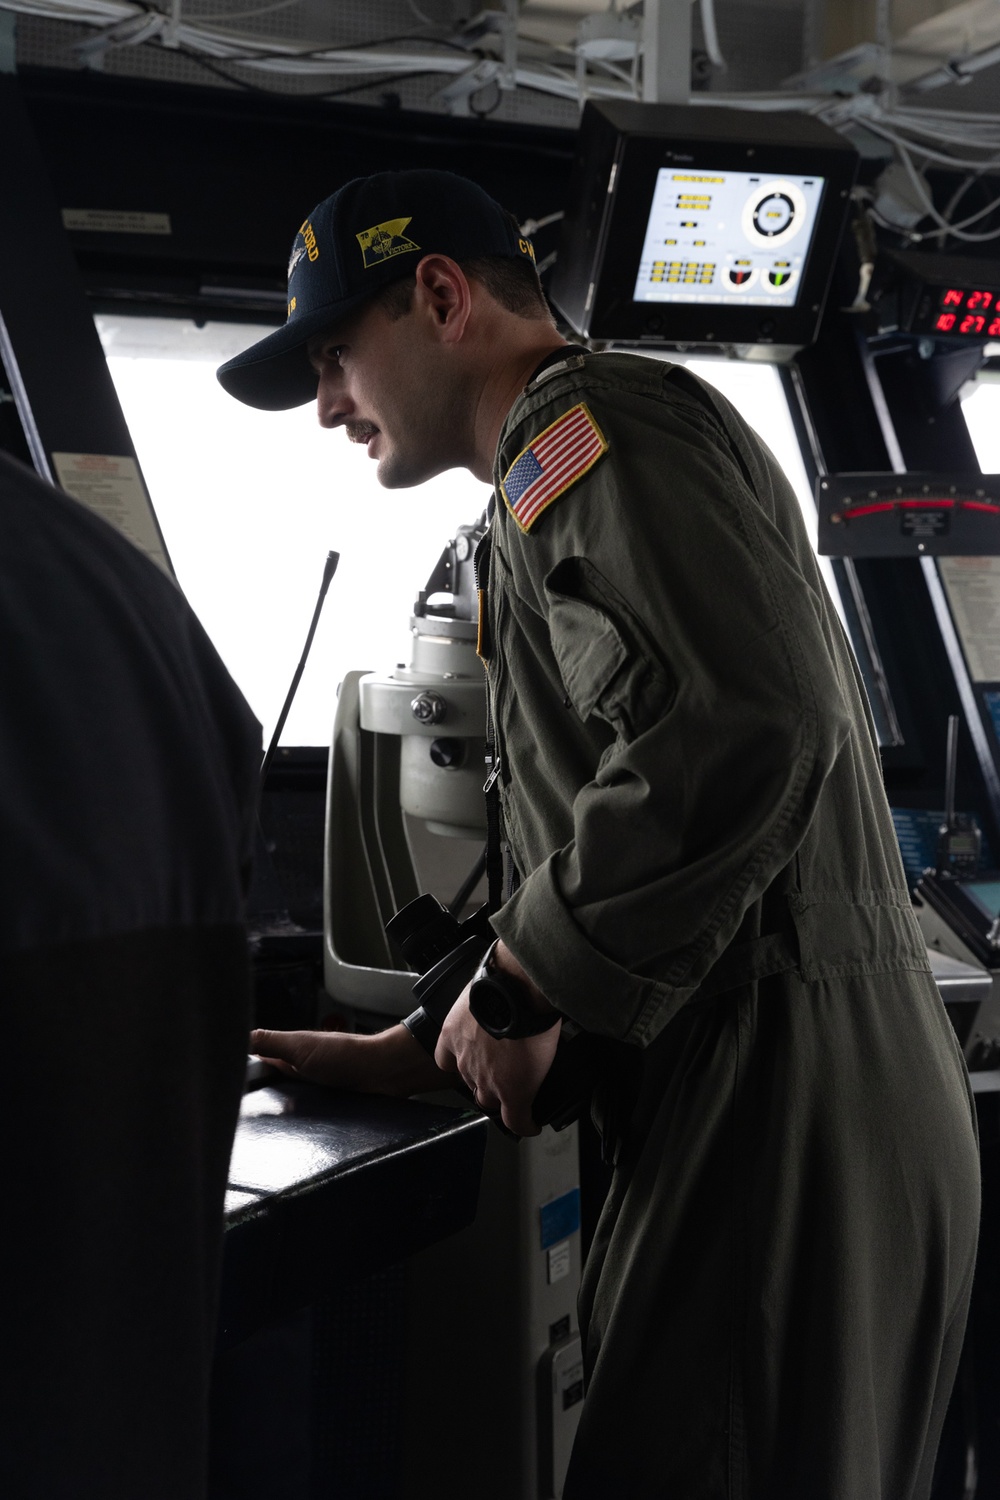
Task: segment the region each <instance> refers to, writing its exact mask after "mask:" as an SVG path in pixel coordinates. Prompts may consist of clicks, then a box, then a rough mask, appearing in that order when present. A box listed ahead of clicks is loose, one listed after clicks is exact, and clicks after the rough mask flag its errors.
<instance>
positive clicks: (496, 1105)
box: [434, 943, 562, 1136]
mask: <svg viewBox="0 0 1000 1500" xmlns="http://www.w3.org/2000/svg"><path fill="white" fill-rule="evenodd" d="M494 963H495V966H496V967H497V968H499V969H502V970H503V972H504V973H507V974H509V975H511V977H513V978H515V979H517V980H519V981H520V982H521V984H522V985H523V986H524V989H525V991H526V992H527V995H528V997H529V999H530V1001H531V1003H532V1005H533V1006H534V1007H535V1008H537V1010H538V1011H539V1013H542V1014H551V1015H553V1016H554V1015H555V1010H554V1009H553V1007H552V1006H551V1005H549V1003H548V1001H547V1000H546V999H545V997H544V996H543V995H542V992H541V991H540V990H539V989H538V987H537V986H536V985H534V984H533V983H532V982H531V980H530V979H529V978H528V976H527V974H526V973H525V971H524V970H523V969H522V968H521V966H520V964H519V963H518V962H517V960H516V959H515V958H514V955H513V954H512V953H511V952H510V950H509V949H508V948H506V947H505V946H504V944H503V943H498V944H497V947H496V950H495V957H494ZM469 988H470V986H466V988H465V990H463V992H462V994H461V995H460V996H459V998H458V1000H456V1002H455V1004H454V1005H453V1006H452V1008H451V1010H450V1011H449V1012H448V1015H447V1016H446V1017H445V1021H444V1025H443V1026H442V1027H441V1036H440V1039H439V1041H438V1044H437V1048H436V1050H435V1053H434V1061H435V1062H436V1063H437V1065H438V1067H439V1068H442V1069H445V1070H448V1071H452V1070H455V1069H457V1071H458V1072H459V1073H460V1074H461V1077H462V1080H463V1082H464V1083H465V1084H466V1085H467V1086H468V1087H469V1088H470V1089H471V1090H472V1091H473V1094H474V1095H475V1100H476V1103H477V1104H478V1105H479V1107H480V1109H483V1110H485V1111H486V1112H487V1113H488V1114H493V1115H495V1114H499V1115H500V1118H501V1119H502V1120H503V1123H504V1124H505V1125H506V1126H507V1129H508V1130H512V1131H513V1132H514V1134H515V1135H522V1136H524V1135H538V1134H539V1126H538V1125H536V1123H535V1121H534V1119H533V1118H532V1114H531V1106H532V1104H533V1103H534V1100H535V1095H536V1094H537V1093H538V1090H539V1088H540V1086H541V1083H542V1080H543V1079H544V1077H545V1075H546V1074H547V1073H548V1071H549V1068H550V1067H551V1066H552V1059H553V1058H554V1057H555V1054H556V1047H557V1046H558V1045H559V1034H560V1032H561V1031H562V1021H561V1020H556V1021H555V1023H554V1024H553V1025H552V1026H550V1027H549V1029H548V1030H547V1031H542V1032H539V1033H537V1034H536V1035H535V1036H526V1037H520V1038H517V1039H512V1038H504V1039H502V1040H500V1039H498V1038H496V1037H493V1036H490V1034H489V1032H488V1031H484V1030H483V1028H482V1027H481V1026H480V1025H479V1022H478V1021H477V1020H476V1019H475V1017H474V1016H473V1015H472V1013H471V1012H470V1010H469Z"/></svg>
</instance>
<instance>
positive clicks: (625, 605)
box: [220, 171, 979, 1500]
mask: <svg viewBox="0 0 1000 1500" xmlns="http://www.w3.org/2000/svg"><path fill="white" fill-rule="evenodd" d="M220 380H221V381H222V383H223V385H224V386H225V387H226V389H227V390H229V391H230V392H231V393H232V394H233V395H235V396H237V397H238V398H239V399H241V400H243V401H246V402H248V403H249V404H250V405H253V406H257V407H261V408H264V409H278V408H282V407H288V406H293V405H299V404H302V403H304V402H306V401H308V400H312V399H314V398H315V399H316V400H317V403H318V413H319V419H320V421H321V423H323V424H324V425H325V426H328V427H339V426H343V427H344V428H345V430H346V432H347V435H348V437H349V438H350V439H351V440H352V441H355V442H364V443H365V444H366V445H367V449H368V453H369V456H370V457H372V458H373V459H375V460H377V462H378V477H379V479H380V481H381V482H382V483H383V484H385V485H388V486H391V487H397V486H406V485H412V484H416V483H418V482H420V481H422V480H425V479H428V478H430V477H431V476H433V475H434V474H437V473H440V472H441V471H442V470H444V469H446V468H451V467H457V466H464V467H466V468H468V469H469V470H471V472H472V473H473V474H474V475H475V476H476V477H477V478H479V479H482V480H489V479H491V478H492V480H493V483H494V486H495V490H496V501H495V507H494V513H493V516H492V521H491V524H490V528H489V532H488V536H487V540H486V544H485V546H484V549H483V553H482V554H481V556H480V558H479V559H478V564H479V575H480V580H481V582H482V583H483V584H485V585H486V588H485V597H486V607H485V610H484V619H483V632H482V635H483V641H482V655H483V656H484V659H485V662H486V666H487V672H488V682H489V692H490V698H491V703H492V708H493V715H494V720H495V724H496V730H497V746H498V753H499V767H500V770H499V778H498V779H499V785H500V801H501V809H502V820H503V830H504V835H505V838H506V840H507V843H508V845H509V849H510V851H511V854H512V858H513V863H514V866H515V867H516V871H517V873H518V875H519V877H520V880H519V884H518V885H517V888H516V890H514V892H513V894H512V895H511V896H510V898H509V899H508V900H507V901H506V903H505V904H504V905H503V906H502V908H501V909H500V910H499V911H497V912H496V913H495V915H494V916H493V917H492V919H491V920H492V925H493V927H494V929H495V932H496V934H497V938H498V942H497V944H496V946H495V948H494V949H493V951H492V955H491V958H490V963H491V964H492V966H493V967H494V969H495V970H496V971H498V972H499V974H500V975H501V976H503V977H504V978H505V979H506V981H507V991H508V993H509V994H513V995H514V996H515V997H516V1003H515V1005H514V1009H515V1012H516V1025H515V1034H514V1036H512V1037H505V1038H498V1037H496V1036H494V1035H492V1034H490V1033H489V1032H488V1031H487V1030H486V1029H485V1028H484V1026H483V1025H481V1024H480V1020H477V1018H476V1015H475V1014H474V1013H473V1010H472V1009H470V1004H469V997H468V992H466V993H465V994H463V996H462V997H461V998H460V999H459V1000H458V1001H457V1002H456V1004H455V1006H454V1007H453V1009H452V1011H451V1013H450V1015H449V1017H448V1019H447V1021H446V1023H445V1025H444V1027H443V1029H442V1033H441V1039H440V1042H439V1044H438V1048H437V1053H436V1062H437V1065H438V1068H439V1069H440V1071H437V1070H436V1069H434V1068H433V1067H432V1066H431V1064H430V1059H429V1058H428V1057H427V1056H426V1055H425V1054H423V1053H421V1051H420V1049H419V1047H418V1046H417V1045H416V1043H415V1042H414V1040H413V1038H412V1037H411V1036H410V1034H409V1032H408V1031H407V1030H406V1029H405V1028H404V1027H402V1026H397V1027H393V1028H391V1029H390V1030H388V1031H386V1032H383V1033H381V1034H380V1035H379V1036H376V1037H360V1036H346V1035H332V1034H328V1033H322V1034H321V1033H311V1032H298V1033H275V1032H267V1033H256V1034H255V1037H254V1042H253V1045H254V1047H255V1049H256V1050H258V1051H260V1052H262V1053H264V1054H265V1055H267V1056H269V1057H271V1058H274V1059H277V1060H279V1061H280V1062H282V1063H283V1064H284V1066H285V1067H286V1068H289V1069H292V1070H295V1071H298V1072H299V1073H300V1074H301V1075H302V1076H305V1077H309V1078H314V1079H318V1080H321V1081H324V1082H328V1083H331V1084H334V1085H338V1086H342V1087H343V1086H346V1087H354V1088H368V1089H376V1090H379V1091H383V1092H394V1093H409V1092H416V1091H418V1090H421V1089H426V1088H429V1087H433V1086H435V1084H437V1083H439V1082H440V1081H441V1079H442V1076H445V1077H454V1074H455V1072H456V1071H457V1072H458V1073H459V1074H460V1075H461V1077H462V1079H463V1080H464V1081H465V1083H466V1084H467V1085H468V1086H469V1087H470V1088H471V1089H473V1090H474V1092H475V1095H476V1098H477V1100H478V1102H479V1103H480V1104H481V1105H482V1106H483V1107H484V1108H487V1109H490V1110H493V1111H497V1110H499V1111H501V1112H502V1116H503V1119H504V1120H505V1122H506V1123H507V1124H508V1125H509V1126H510V1127H511V1128H512V1129H514V1130H515V1131H517V1132H518V1133H520V1134H530V1133H534V1132H535V1130H536V1129H537V1127H536V1126H535V1124H534V1121H533V1120H532V1116H531V1105H532V1101H533V1099H534V1097H535V1094H536V1092H537V1089H538V1087H539V1084H540V1083H541V1081H542V1079H543V1078H544V1077H545V1076H546V1073H547V1071H548V1069H549V1067H550V1065H551V1062H552V1058H553V1056H554V1053H555V1050H556V1046H557V1043H558V1039H559V1034H560V1030H561V1027H562V1024H563V1022H564V1020H567V1019H568V1020H570V1021H572V1022H574V1023H575V1024H576V1025H577V1026H578V1027H581V1028H582V1029H584V1030H585V1031H587V1032H589V1033H592V1034H593V1035H595V1036H597V1037H600V1038H605V1039H607V1052H608V1058H609V1065H608V1069H607V1074H606V1077H605V1078H604V1079H603V1081H602V1082H601V1083H600V1084H599V1085H598V1087H597V1089H596V1090H595V1096H594V1101H593V1104H594V1112H595V1116H596V1118H597V1120H598V1123H599V1125H600V1126H601V1127H602V1128H603V1130H604V1133H605V1136H606V1139H607V1142H608V1145H609V1147H610V1148H611V1149H613V1151H614V1153H615V1157H616V1165H615V1172H614V1179H613V1182H612V1186H611V1190H610V1194H609V1197H608V1201H607V1204H606V1207H605V1209H604V1213H603V1216H602V1218H601V1221H600V1224H599V1226H598V1230H597V1234H596V1237H595V1241H594V1244H593V1247H592V1251H591V1254H590V1258H589V1261H588V1264H587V1266H586V1269H585V1273H584V1283H583V1289H582V1296H581V1328H582V1331H583V1334H584V1340H585V1355H586V1365H587V1400H586V1403H585V1405H584V1411H583V1416H582V1419H581V1423H580V1428H579V1433H578V1436H577V1441H576V1445H575V1448H574V1453H573V1457H572V1460H571V1464H570V1470H569V1474H568V1477H567V1481H566V1489H565V1496H566V1500H611V1497H614V1500H654V1497H664V1500H666V1497H669V1500H723V1497H725V1500H923V1497H926V1496H927V1495H928V1493H929V1489H930V1484H931V1474H932V1468H933V1462H934V1455H935V1451H936V1447H937V1442H938V1438H939V1435H940V1430H941V1423H942V1420H943V1415H944V1410H945V1406H946V1403H947V1399H948V1394H949V1391H950V1388H951V1385H952V1382H953V1379H954V1373H955V1368H956V1363H957V1360H958V1355H959V1350H960V1348H961V1343H962V1336H963V1330H964V1324H965V1317H966V1311H967V1307H968V1298H969V1292H970V1286H971V1278H972V1270H973V1261H974V1254H975V1244H976V1232H977V1223H978V1206H979V1189H978V1164H977V1156H976V1145H975V1127H974V1123H973V1111H972V1104H971V1096H970V1093H969V1089H968V1082H967V1079H966V1076H965V1071H964V1066H963V1063H962V1060H961V1057H960V1054H959V1051H958V1048H957V1046H956V1043H955V1039H954V1037H953V1035H952V1032H951V1028H950V1026H949V1024H948V1021H947V1019H946V1017H945V1014H944V1011H943V1007H942V1005H941V1002H940V999H939V997H938V994H937V991H936V988H935V985H934V983H933V980H932V978H931V975H930V972H929V969H928V965H927V961H926V951H925V949H924V946H923V944H922V942H921V940H920V936H919V932H918V929H917V927H916V924H915V921H914V917H913V913H912V910H911V907H910V902H909V897H908V893H907V889H906V883H905V879H904V875H903V871H902V867H901V864H900V859H899V854H898V851H897V848H896V843H895V837H894V834H893V828H892V823H891V820H890V817H889V813H888V809H887V807H886V803H885V798H884V794H883V791H882V786H881V779H880V772H879V762H878V755H877V751H876V748H875V744H874V738H873V734H872V729H871V724H870V720H869V717H868V712H867V705H866V703H865V699H864V694H863V691H862V688H861V686H860V683H859V680H858V675H857V671H856V668H855V664H854V660H853V657H852V655H851V652H850V649H849V648H848V646H847V644H846V642H845V640H844V636H843V633H842V631H841V628H840V624H839V621H838V619H837V617H836V614H835V612H834V610H833V608H832V606H831V604H830V602H829V599H828V598H827V596H826V593H825V590H824V586H823V583H822V581H821V578H820V575H819V572H818V570H817V567H816V562H815V559H814V557H813V555H812V552H811V549H810V546H809V543H808V540H807V538H806V536H805V533H804V530H803V527H802V522H801V517H800V515H799V510H798V505H797V502H796V500H795V498H794V496H793V494H792V492H791V490H790V488H789V485H788V483H787V481H786V480H785V478H784V476H783V475H782V474H781V472H780V470H779V469H778V467H777V465H776V463H775V461H774V459H773V458H772V456H771V455H770V453H769V452H768V451H767V449H766V448H765V447H764V446H763V444H762V443H761V442H760V440H759V439H758V438H757V437H756V436H755V434H754V433H753V432H752V431H751V430H750V429H749V428H748V427H747V426H746V424H745V423H744V422H743V421H742V420H741V419H740V418H739V416H738V415H737V414H736V413H735V412H734V411H733V410H732V408H731V407H730V406H729V405H728V404H727V403H726V402H725V401H724V400H723V399H722V398H721V397H720V396H719V395H717V394H716V393H714V392H713V391H712V390H711V389H710V388H708V387H706V386H705V385H703V384H702V383H701V382H699V381H698V380H696V379H695V378H694V377H693V376H691V375H689V374H688V373H687V372H685V371H684V370H683V369H679V368H677V367H675V366H672V365H670V364H668V363H666V362H665V361H660V360H655V359H649V358H642V357H637V356H634V355H628V354H616V353H610V354H608V353H605V354H597V355H592V354H590V353H588V352H587V351H586V350H583V349H580V348H578V347H576V346H572V345H570V346H567V345H566V344H565V342H564V340H563V339H562V338H561V337H560V335H559V334H558V333H557V331H556V329H555V326H554V325H553V323H552V322H551V319H550V317H549V314H548V311H547V308H546V306H545V303H544V299H543V298H542V297H541V294H540V290H539V288H538V284H537V278H536V277H535V274H534V268H533V264H532V259H531V247H530V245H529V244H528V242H527V241H525V240H524V239H522V238H521V237H520V236H519V234H518V231H517V228H516V225H515V224H514V223H513V221H512V220H510V219H509V218H508V216H506V215H505V214H504V213H503V211H502V210H501V209H500V208H499V207H498V205H496V204H495V203H494V202H493V201H492V200H491V199H489V198H488V197H487V196H486V195H485V194H484V193H482V192H481V190H479V189H478V188H476V187H475V186H474V185H473V184H471V183H468V182H466V181H464V180H463V179H460V178H456V177H452V176H451V175H450V174H447V173H441V172H433V171H427V172H422V171H416V172H403V173H382V174H378V175H377V176H374V177H370V178H364V179H357V180H356V181H354V182H352V183H348V184H347V185H346V186H345V187H343V188H342V189H340V191H339V192H338V193H335V194H334V195H333V196H332V197H331V198H329V199H327V200H325V202H324V203H322V204H321V205H319V207H318V208H317V209H316V210H315V212H314V213H313V214H312V215H311V216H310V218H309V219H308V220H307V221H306V223H305V224H304V225H303V227H302V230H300V232H299V235H298V237H297V239H296V242H295V246H294V248H293V254H292V263H291V266H290V278H289V317H288V322H287V323H286V325H285V326H284V328H283V329H281V330H279V331H278V332H277V333H275V334H272V335H271V336H270V337H269V338H267V339H265V340H263V341H262V342H261V343H260V344H258V345H255V346H254V347H253V348H252V349H250V350H248V351H246V353H244V354H242V355H240V356H238V357H237V358H236V359H235V360H231V361H229V363H228V364H227V365H225V366H223V368H222V370H221V371H220ZM623 1059H625V1060H626V1061H627V1062H629V1063H630V1064H631V1065H630V1066H624V1067H623V1066H622V1060H623Z"/></svg>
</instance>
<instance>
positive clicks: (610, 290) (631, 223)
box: [579, 135, 856, 346]
mask: <svg viewBox="0 0 1000 1500" xmlns="http://www.w3.org/2000/svg"><path fill="white" fill-rule="evenodd" d="M845 145H846V143H845ZM855 164H856V157H855V155H854V153H853V151H851V150H850V149H844V150H840V149H830V148H828V147H823V146H816V145H815V144H812V145H807V146H802V147H797V146H795V145H791V144H781V145H774V144H764V143H759V142H758V143H753V144H749V145H748V144H747V143H746V142H745V141H742V142H740V141H726V140H687V141H678V140H676V139H670V140H667V139H664V138H662V137H655V136H642V137H641V136H635V135H623V136H622V138H621V140H620V143H619V149H618V151H617V153H616V171H615V182H614V187H613V191H612V193H611V194H610V195H609V196H610V198H611V203H610V205H609V207H608V209H607V212H606V218H605V223H604V225H603V226H602V233H601V236H600V244H599V246H598V250H597V256H596V260H597V261H598V262H599V263H598V264H597V266H596V267H595V269H596V271H597V275H596V277H595V278H594V294H593V298H592V302H591V306H590V309H589V312H588V314H587V315H586V323H587V327H586V328H582V329H580V330H579V331H580V332H581V333H584V334H586V335H587V336H588V337H590V338H594V339H613V340H615V342H617V343H637V344H638V343H657V344H661V345H668V346H669V345H674V344H685V345H690V344H769V343H770V344H805V343H808V342H810V341H811V339H812V337H813V336H814V333H815V328H816V325H817V323H818V320H819V317H820V314H821V312H822V307H823V303H824V300H825V296H826V290H827V286H828V284H829V279H830V274H831V271H832V267H833V261H834V258H835V255H836V248H837V244H838V243H839V239H840V232H841V228H842V225H843V219H844V215H845V211H846V200H847V197H848V195H849V193H850V189H851V184H852V182H853V178H854V171H855ZM661 167H666V168H669V169H673V170H684V171H690V172H704V173H706V174H711V173H712V172H727V171H729V172H734V171H739V172H746V171H750V172H759V173H760V174H761V176H764V177H796V176H797V177H807V176H811V177H822V178H823V179H824V186H823V193H822V198H821V201H820V205H819V210H818V212H817V215H816V221H815V226H814V229H813V236H812V242H811V244H810V247H809V252H808V255H807V257H806V261H805V265H804V267H803V271H802V279H801V283H800V289H799V295H798V298H797V300H796V302H795V304H794V306H792V307H774V308H771V307H767V306H763V307H762V306H759V305H754V306H749V307H739V306H734V305H733V304H732V303H726V302H718V303H715V304H713V303H710V302H699V303H679V302H645V301H642V302H636V301H635V300H634V299H633V296H632V293H633V291H634V288H635V284H636V278H637V276H638V271H639V261H640V258H641V254H642V245H643V242H644V240H645V235H646V226H647V223H648V219H649V211H650V207H651V204H652V199H653V192H654V189H655V186H656V180H657V174H658V172H659V170H660V168H661ZM824 250H826V251H827V252H828V253H823V251H824Z"/></svg>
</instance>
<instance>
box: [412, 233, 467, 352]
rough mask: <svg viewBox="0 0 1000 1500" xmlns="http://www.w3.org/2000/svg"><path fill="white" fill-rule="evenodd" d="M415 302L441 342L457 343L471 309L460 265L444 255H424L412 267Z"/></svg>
mask: <svg viewBox="0 0 1000 1500" xmlns="http://www.w3.org/2000/svg"><path fill="white" fill-rule="evenodd" d="M416 283H417V284H416V291H415V304H416V306H417V307H419V308H422V309H423V310H424V311H425V313H426V314H427V316H428V317H429V319H430V320H431V322H432V326H433V328H434V330H435V332H436V333H437V336H438V338H439V339H440V340H441V341H442V342H443V343H449V344H451V343H458V342H459V340H460V339H461V338H462V335H463V334H464V333H465V328H466V324H467V323H468V321H469V314H470V313H471V311H472V291H471V288H470V286H469V282H468V279H467V277H466V275H465V272H464V271H463V270H462V267H461V266H460V265H459V264H458V262H457V261H454V260H452V259H451V257H450V256H448V255H425V256H424V258H423V259H422V260H421V261H420V262H419V263H418V265H417V269H416Z"/></svg>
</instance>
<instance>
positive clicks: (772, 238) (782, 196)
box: [743, 178, 806, 249]
mask: <svg viewBox="0 0 1000 1500" xmlns="http://www.w3.org/2000/svg"><path fill="white" fill-rule="evenodd" d="M805 221H806V200H805V198H804V197H803V195H802V191H801V189H800V188H797V187H796V186H795V183H794V182H786V181H784V180H783V179H781V178H778V179H776V180H775V181H773V182H762V183H760V184H759V186H757V187H755V188H754V190H753V192H752V193H751V194H750V197H749V198H748V199H747V201H746V203H745V204H744V205H743V233H744V234H745V235H746V237H747V239H748V240H749V241H750V242H751V244H754V245H767V246H768V247H769V248H772V249H776V248H777V246H779V245H786V244H787V243H788V241H789V240H790V239H792V238H793V237H794V236H795V235H797V234H798V232H799V230H800V229H801V228H802V226H803V224H804V223H805Z"/></svg>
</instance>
